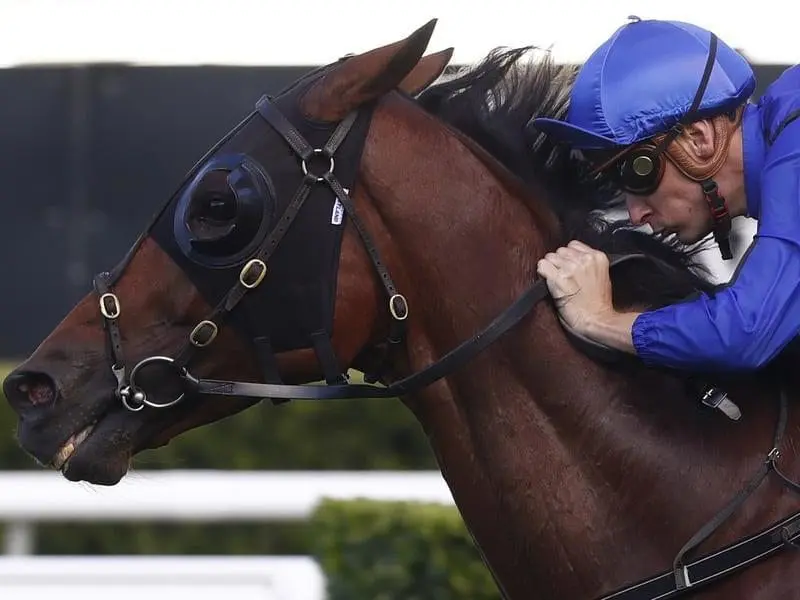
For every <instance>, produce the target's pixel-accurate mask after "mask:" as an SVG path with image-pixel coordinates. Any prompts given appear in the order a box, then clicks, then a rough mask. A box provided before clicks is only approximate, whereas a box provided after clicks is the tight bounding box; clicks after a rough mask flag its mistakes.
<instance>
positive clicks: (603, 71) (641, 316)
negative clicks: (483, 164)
mask: <svg viewBox="0 0 800 600" xmlns="http://www.w3.org/2000/svg"><path fill="white" fill-rule="evenodd" d="M754 88H755V76H754V73H753V71H752V69H751V67H750V65H749V64H748V63H747V61H746V60H745V59H744V58H743V57H742V56H741V55H740V54H738V53H737V52H736V51H735V50H733V49H732V48H731V47H729V46H728V45H726V44H725V43H724V42H723V41H722V40H719V39H718V38H717V37H716V36H715V35H714V34H713V33H711V32H709V31H707V30H705V29H702V28H700V27H697V26H694V25H691V24H688V23H682V22H677V21H660V20H634V21H633V22H631V23H627V24H625V25H623V26H622V27H620V28H619V29H618V30H617V31H616V32H615V33H614V34H613V35H612V36H611V37H610V38H609V39H608V40H607V41H606V42H604V43H603V44H602V45H601V46H600V47H599V48H598V49H597V50H596V51H595V52H594V53H593V54H592V55H591V56H590V57H589V58H588V60H587V61H586V62H585V64H584V65H583V66H582V67H581V69H580V71H579V72H578V74H577V77H576V80H575V82H574V86H573V89H572V91H571V96H570V106H569V109H568V113H567V115H566V117H565V120H557V119H547V118H536V119H533V120H532V121H531V124H530V126H531V127H533V128H536V129H538V130H540V131H542V132H544V133H545V134H546V135H548V136H549V137H550V139H552V140H553V141H556V142H562V143H565V144H567V145H569V146H570V147H572V148H574V149H575V150H579V151H580V152H581V154H582V155H583V157H584V158H585V159H587V160H588V161H590V163H591V167H592V170H593V172H594V173H595V174H596V175H597V177H598V178H602V177H605V178H606V179H605V181H608V180H609V179H608V178H610V180H611V181H612V182H613V183H614V184H615V185H616V187H617V188H618V189H619V190H620V191H621V192H622V193H624V195H625V201H626V205H627V209H628V213H629V215H630V219H631V221H632V223H633V224H635V225H649V226H650V227H651V228H652V229H653V231H655V232H660V233H663V234H675V235H676V237H677V238H678V239H679V240H680V241H681V242H683V243H687V244H692V243H696V242H699V241H701V240H702V239H703V238H705V237H706V236H707V235H709V234H710V233H713V234H714V237H715V240H716V241H717V243H718V245H719V248H720V251H721V253H722V256H723V258H726V259H729V258H731V252H730V245H729V243H728V232H729V231H730V221H731V218H732V217H737V216H750V217H753V218H755V219H757V221H758V230H757V233H756V236H755V238H754V241H753V244H752V245H751V246H750V248H749V249H748V251H747V253H746V255H745V257H744V258H743V259H742V262H741V264H740V265H739V266H738V269H737V272H736V273H735V275H734V277H733V278H732V279H731V281H730V282H729V283H728V284H727V285H725V286H722V287H721V289H720V290H719V291H718V292H716V293H714V294H712V295H708V294H700V295H698V296H696V297H693V298H692V299H691V300H687V301H684V302H681V303H678V304H675V305H671V306H667V307H664V308H660V309H656V310H651V311H645V312H625V313H621V312H617V311H616V310H615V309H614V308H613V306H612V303H611V282H610V278H609V266H608V259H607V257H606V255H605V254H603V253H602V252H599V251H596V250H594V249H592V248H590V247H588V246H586V245H585V244H582V243H580V242H578V241H572V242H570V243H569V244H568V245H567V246H565V247H563V248H560V249H558V250H557V251H556V252H552V253H549V254H547V255H546V256H545V257H544V258H543V259H542V260H541V261H540V262H539V264H538V272H539V274H540V275H541V276H542V277H544V278H545V279H546V280H547V285H548V288H549V290H550V293H551V295H552V296H553V298H554V299H555V302H556V306H557V308H558V310H559V313H560V315H561V317H562V319H563V320H564V321H565V322H566V323H567V325H569V326H570V327H572V328H573V329H574V330H576V331H577V333H579V334H581V335H583V336H584V337H588V338H589V339H591V340H593V341H595V342H599V343H601V344H604V345H606V346H610V347H612V348H616V349H619V350H623V351H626V352H628V353H631V354H634V355H637V356H638V357H640V358H641V359H642V360H643V361H644V362H645V363H647V364H652V365H663V366H668V367H675V368H687V369H698V368H702V369H710V370H720V371H721V370H739V369H745V370H752V369H757V368H760V367H762V366H764V365H765V364H766V363H768V362H769V361H770V360H772V359H773V358H775V356H776V355H777V354H778V353H779V352H780V351H781V350H782V349H783V348H784V347H785V346H786V345H787V344H788V343H789V342H790V341H791V340H792V339H793V338H794V337H795V336H796V335H797V334H798V332H800V66H795V67H791V68H789V69H787V70H786V71H785V72H784V73H783V74H782V75H781V76H780V77H779V78H778V79H777V80H776V81H775V82H773V83H772V84H771V85H770V87H769V88H767V90H766V91H765V93H764V94H763V95H762V97H761V98H760V99H759V100H758V102H756V103H753V102H750V100H749V98H750V96H751V94H752V93H753V90H754Z"/></svg>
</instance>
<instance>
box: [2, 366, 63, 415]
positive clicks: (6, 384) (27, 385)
mask: <svg viewBox="0 0 800 600" xmlns="http://www.w3.org/2000/svg"><path fill="white" fill-rule="evenodd" d="M3 392H4V393H5V395H6V398H7V399H8V403H9V404H10V405H11V408H13V409H14V411H15V412H16V413H18V414H23V413H26V412H29V411H31V410H32V409H35V408H37V407H49V406H52V405H53V403H54V402H55V399H56V384H55V382H54V381H53V378H52V377H50V376H49V375H47V374H46V373H40V372H37V371H12V372H11V373H10V374H9V375H8V377H6V379H5V381H3Z"/></svg>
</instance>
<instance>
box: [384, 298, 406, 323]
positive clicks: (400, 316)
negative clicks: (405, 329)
mask: <svg viewBox="0 0 800 600" xmlns="http://www.w3.org/2000/svg"><path fill="white" fill-rule="evenodd" d="M395 300H399V301H400V302H401V303H402V307H403V314H400V313H399V312H397V309H396V308H395V307H394V301H395ZM389 312H390V313H392V316H393V317H394V318H395V319H397V320H398V321H405V320H406V319H407V318H408V301H407V300H406V297H405V296H403V294H394V295H393V296H392V297H391V298H389Z"/></svg>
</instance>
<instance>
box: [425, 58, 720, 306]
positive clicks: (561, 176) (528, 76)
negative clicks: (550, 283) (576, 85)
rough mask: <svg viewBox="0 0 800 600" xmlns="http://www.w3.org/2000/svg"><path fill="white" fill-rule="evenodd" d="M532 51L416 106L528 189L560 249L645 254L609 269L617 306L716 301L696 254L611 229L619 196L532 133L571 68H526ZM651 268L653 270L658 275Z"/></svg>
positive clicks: (428, 92)
mask: <svg viewBox="0 0 800 600" xmlns="http://www.w3.org/2000/svg"><path fill="white" fill-rule="evenodd" d="M534 49H535V48H534V47H533V46H524V47H520V48H511V49H505V48H496V49H495V50H493V51H491V52H490V53H489V54H488V55H487V56H486V57H485V58H484V59H483V60H482V61H480V62H479V63H478V64H476V65H474V66H471V67H466V68H463V69H460V70H456V71H454V72H451V73H449V74H446V75H444V76H443V77H441V78H440V79H439V80H438V81H437V82H435V83H434V84H432V85H431V86H429V87H428V88H427V89H425V90H424V91H422V92H421V93H420V94H419V95H418V96H417V98H416V100H417V102H418V104H419V105H420V106H421V107H422V108H423V109H424V110H426V111H428V112H429V113H431V114H433V115H435V116H436V117H438V118H439V119H441V120H442V121H443V122H445V123H446V124H447V125H449V126H450V127H452V128H454V129H455V130H457V131H459V132H460V133H462V134H464V135H466V136H467V137H469V138H470V139H471V140H473V141H474V142H475V143H477V144H478V145H479V146H481V147H482V148H483V149H484V150H486V151H487V152H488V153H489V154H491V155H492V156H493V157H494V158H496V159H497V160H498V161H499V162H500V163H501V164H502V165H503V166H505V167H506V168H507V169H508V170H509V171H510V173H511V174H512V175H513V176H515V177H516V178H517V179H519V180H521V181H522V182H523V184H525V185H527V186H529V187H537V188H540V189H541V188H543V189H545V190H546V191H547V194H545V197H544V198H543V199H542V200H543V201H545V202H547V204H548V207H549V208H550V209H551V210H552V211H553V212H554V213H555V215H556V216H557V217H558V219H559V221H560V223H561V226H562V239H561V242H562V243H566V242H567V241H569V239H580V240H582V241H584V242H585V243H587V244H588V245H590V246H592V247H594V248H597V249H599V250H603V251H605V252H607V253H610V254H613V253H617V254H622V253H642V254H646V255H648V256H650V257H652V258H654V259H656V260H655V261H647V262H646V263H645V261H629V262H627V263H625V264H624V265H622V266H620V267H619V268H618V269H614V272H613V273H612V276H613V278H614V300H615V304H617V305H618V306H640V307H650V308H654V307H659V306H664V305H666V304H669V303H673V302H676V301H680V300H681V299H684V298H686V297H688V296H690V295H692V294H694V293H697V292H700V291H704V292H709V293H712V292H713V290H714V289H715V288H716V285H715V284H714V283H712V282H711V281H710V278H709V272H708V269H707V268H706V267H705V266H704V265H703V264H702V263H701V262H700V261H699V260H698V259H697V254H698V252H699V251H700V250H702V248H703V247H702V246H697V247H693V248H687V247H684V246H682V245H681V244H680V243H678V242H677V241H671V240H666V239H663V238H662V237H659V236H657V235H653V234H648V233H646V232H643V231H641V230H639V229H636V228H634V227H632V226H631V224H630V222H629V221H627V220H616V221H615V220H612V219H610V218H609V217H608V216H607V215H608V213H607V212H606V209H610V208H613V207H615V206H616V205H617V204H618V202H619V198H618V194H616V192H615V190H613V189H612V188H610V187H608V186H607V185H602V184H598V183H597V182H596V181H591V180H590V179H589V178H588V177H587V176H586V173H587V165H586V163H585V162H584V161H583V160H581V159H580V157H579V156H578V155H577V154H576V153H575V152H573V151H571V150H570V149H568V148H566V147H564V146H562V145H559V144H556V143H554V142H552V141H551V140H550V139H549V138H548V137H547V136H545V135H544V134H543V133H541V132H539V131H537V130H535V129H533V128H532V127H530V126H529V123H530V121H531V119H532V118H533V117H537V116H548V117H556V118H562V117H563V116H564V115H565V114H566V112H567V109H568V107H569V92H570V89H571V86H572V84H573V82H574V79H575V75H576V74H577V66H574V65H563V64H557V63H555V62H554V61H553V59H552V57H551V56H550V54H549V53H545V54H544V55H543V56H541V57H539V58H534V59H530V54H531V53H532V51H533V50H534ZM654 265H655V268H654Z"/></svg>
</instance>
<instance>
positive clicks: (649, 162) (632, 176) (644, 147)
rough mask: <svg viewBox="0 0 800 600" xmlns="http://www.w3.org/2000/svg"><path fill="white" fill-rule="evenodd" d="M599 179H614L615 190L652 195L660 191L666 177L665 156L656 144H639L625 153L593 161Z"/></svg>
mask: <svg viewBox="0 0 800 600" xmlns="http://www.w3.org/2000/svg"><path fill="white" fill-rule="evenodd" d="M592 162H595V164H599V166H597V167H595V168H594V169H593V172H594V174H595V175H596V176H598V177H599V178H601V179H606V180H610V182H611V183H612V184H613V185H614V187H616V188H618V189H619V190H621V191H623V192H626V193H629V194H634V195H636V196H648V195H650V194H652V193H653V192H655V191H656V190H657V189H658V186H659V185H660V184H661V179H662V177H663V176H664V155H663V150H662V148H660V147H659V146H656V145H655V144H652V143H643V144H637V145H636V146H634V147H632V148H626V149H625V150H624V151H623V152H621V153H617V154H615V155H613V156H611V157H610V158H609V157H606V160H604V161H603V160H595V161H592Z"/></svg>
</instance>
